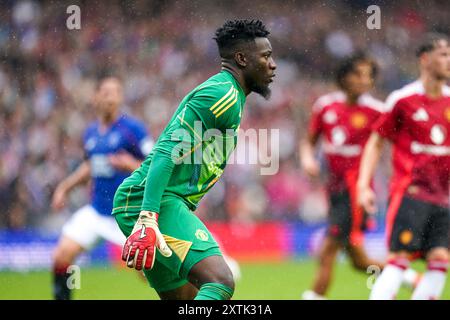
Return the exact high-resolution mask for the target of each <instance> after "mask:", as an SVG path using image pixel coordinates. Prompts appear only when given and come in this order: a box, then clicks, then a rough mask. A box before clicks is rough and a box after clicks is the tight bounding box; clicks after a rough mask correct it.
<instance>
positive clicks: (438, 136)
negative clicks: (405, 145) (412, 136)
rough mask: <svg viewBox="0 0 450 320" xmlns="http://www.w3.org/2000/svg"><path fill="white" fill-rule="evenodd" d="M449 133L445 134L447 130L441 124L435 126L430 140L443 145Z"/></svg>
mask: <svg viewBox="0 0 450 320" xmlns="http://www.w3.org/2000/svg"><path fill="white" fill-rule="evenodd" d="M446 136H447V133H446V132H445V128H444V127H443V126H441V125H439V124H435V125H434V126H433V127H432V128H431V131H430V138H431V141H433V143H434V144H438V145H439V144H443V143H444V141H445V138H446Z"/></svg>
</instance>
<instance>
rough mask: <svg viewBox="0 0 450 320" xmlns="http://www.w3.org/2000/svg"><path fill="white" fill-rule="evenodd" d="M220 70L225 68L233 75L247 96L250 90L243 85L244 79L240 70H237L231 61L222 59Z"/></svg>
mask: <svg viewBox="0 0 450 320" xmlns="http://www.w3.org/2000/svg"><path fill="white" fill-rule="evenodd" d="M222 70H226V71H228V72H229V73H231V74H232V75H233V77H234V78H235V79H236V81H237V82H238V83H239V85H240V86H241V88H242V90H244V93H245V95H246V96H248V95H249V94H250V92H251V91H250V89H248V88H247V86H246V85H245V80H244V77H243V75H242V72H239V71H238V70H237V69H236V67H235V66H233V65H232V64H231V63H229V62H227V61H225V60H222Z"/></svg>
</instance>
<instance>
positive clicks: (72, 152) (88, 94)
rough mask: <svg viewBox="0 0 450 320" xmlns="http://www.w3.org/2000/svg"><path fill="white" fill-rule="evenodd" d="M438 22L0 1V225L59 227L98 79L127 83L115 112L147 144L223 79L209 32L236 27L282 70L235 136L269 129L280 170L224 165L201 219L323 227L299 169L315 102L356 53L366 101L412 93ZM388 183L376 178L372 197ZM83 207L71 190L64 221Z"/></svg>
mask: <svg viewBox="0 0 450 320" xmlns="http://www.w3.org/2000/svg"><path fill="white" fill-rule="evenodd" d="M72 4H76V5H78V6H79V7H80V9H81V29H80V30H68V29H67V27H66V19H67V18H68V17H69V14H68V13H66V9H67V7H68V6H69V5H72ZM371 4H375V5H377V4H378V5H379V6H380V9H381V28H380V29H375V30H369V29H368V28H367V26H366V21H367V19H368V17H369V16H370V14H369V13H367V11H366V9H367V7H368V6H369V5H371ZM448 12H449V4H448V2H447V1H426V2H425V1H423V2H419V3H417V2H411V1H337V0H336V1H275V0H274V1H269V0H263V1H259V0H255V1H238V0H228V1H220V2H219V1H208V0H195V1H173V0H167V1H166V0H164V1H162V0H160V1H155V0H153V1H151V0H148V1H147V0H140V1H117V0H114V1H96V3H94V2H93V1H31V0H21V1H11V0H9V1H2V2H1V3H0V227H8V228H13V229H20V228H25V227H28V226H42V225H44V224H45V223H47V222H48V221H49V219H50V220H51V219H52V217H54V216H55V215H54V214H53V213H51V209H50V207H49V203H50V199H51V194H52V192H53V190H54V188H55V186H56V184H57V183H58V182H59V181H60V180H61V179H63V178H64V177H65V176H67V175H68V174H69V173H70V172H71V171H73V170H74V169H75V168H76V167H77V165H78V164H79V163H80V161H82V159H83V156H84V154H83V149H82V144H81V136H82V134H83V130H84V129H85V127H86V125H87V124H88V123H89V122H90V121H91V120H93V119H94V116H95V115H94V114H93V112H92V105H91V99H92V95H93V92H94V90H95V86H96V83H97V80H98V79H99V77H101V76H103V75H107V74H115V75H118V76H120V77H121V78H122V79H123V81H124V84H125V99H126V101H125V102H126V103H125V106H124V108H123V109H124V111H125V112H127V113H129V114H132V115H134V116H136V117H139V118H141V119H143V120H145V122H146V123H147V124H148V128H149V131H150V133H151V134H152V136H153V137H154V138H155V139H156V138H157V137H158V135H159V133H160V132H161V130H162V129H163V128H164V126H165V124H166V123H167V121H168V119H169V118H170V117H171V114H172V112H173V111H174V110H175V109H176V108H177V106H178V103H179V102H180V101H181V99H182V98H183V97H184V95H185V94H187V93H188V92H189V91H190V90H192V89H193V88H194V87H195V86H196V85H198V84H199V83H201V82H202V81H204V80H206V79H207V78H208V77H209V76H211V75H213V74H214V73H216V72H217V71H218V70H219V68H220V59H219V57H218V52H217V48H216V44H215V42H214V40H213V36H214V31H215V29H216V28H217V27H219V26H221V25H222V23H223V22H224V21H225V20H226V19H234V18H259V19H262V20H263V21H264V22H265V24H266V25H267V27H268V28H269V29H270V30H271V36H270V39H271V42H272V47H273V52H274V53H273V54H274V58H275V60H276V62H277V65H278V69H277V77H276V79H275V81H274V83H273V84H272V98H271V99H270V100H268V101H266V100H264V99H262V98H260V97H258V96H256V95H252V96H249V98H248V100H247V106H246V109H245V112H244V116H243V122H242V125H241V128H242V129H244V130H245V129H248V128H257V129H269V130H270V129H278V130H279V131H278V132H279V170H278V171H277V173H276V174H274V175H261V171H260V166H259V165H254V164H244V165H243V164H233V165H229V166H228V167H227V170H225V174H224V176H223V178H222V180H221V181H220V182H219V183H218V184H217V185H216V186H215V187H214V188H213V190H212V191H211V192H210V194H208V195H207V196H206V197H205V199H204V201H203V203H202V205H201V206H200V208H199V210H198V215H199V216H200V217H201V218H203V219H206V220H224V221H249V222H251V221H259V220H267V219H271V220H289V221H303V222H306V223H309V222H314V221H321V220H323V219H324V216H325V214H326V208H327V204H326V200H325V199H326V198H325V196H324V188H323V181H324V180H325V179H326V174H325V171H324V174H323V177H322V178H321V179H320V181H309V180H308V179H307V178H306V176H305V175H304V174H303V173H302V172H301V170H300V168H299V161H298V157H299V155H298V142H299V139H301V138H302V137H303V136H304V134H305V132H306V126H307V121H308V119H309V116H310V111H311V105H312V103H313V102H314V100H315V99H317V98H318V97H319V96H320V95H322V94H325V93H327V92H329V91H330V90H334V88H335V87H334V78H333V70H334V69H335V67H336V65H337V63H338V62H339V60H340V59H341V58H343V57H345V56H347V55H349V54H351V53H352V52H355V51H357V50H361V49H363V50H367V51H368V52H369V53H370V54H371V55H372V56H373V57H374V58H376V60H377V61H378V63H379V65H380V68H381V70H380V76H379V79H378V81H377V87H376V88H375V90H374V91H373V94H374V95H375V96H376V97H378V98H380V99H384V98H385V97H386V95H387V94H388V93H389V92H390V91H392V90H394V89H396V88H399V87H400V86H402V85H404V84H405V83H407V82H410V81H412V80H413V79H414V78H415V77H416V76H417V68H416V58H415V54H414V49H415V47H416V45H417V41H418V39H420V36H421V35H423V34H424V33H426V32H428V31H440V32H446V33H448V31H449V26H450V24H449V23H448ZM269 132H270V131H269ZM275 140H276V139H275ZM275 140H274V141H275ZM275 142H276V141H275ZM257 147H258V145H257V143H254V142H252V143H249V144H246V147H245V148H241V149H238V150H237V151H236V152H248V151H246V150H243V149H246V148H248V149H249V150H250V151H249V152H254V150H256V148H257ZM319 156H320V155H319ZM386 158H387V159H388V156H386ZM388 171H389V170H388V169H386V170H384V171H383V170H382V171H381V172H379V173H378V177H377V181H379V182H378V183H379V185H380V186H384V187H380V190H385V189H386V187H385V186H386V183H387V181H386V178H387V176H388V174H389V172H388ZM384 192H385V191H384ZM385 196H386V195H385V194H383V195H382V197H381V198H382V199H385V198H386V197H385ZM88 197H89V188H79V189H78V190H76V191H75V192H73V193H72V194H71V197H70V203H69V205H68V207H67V208H66V209H65V213H66V214H69V213H70V212H72V211H73V210H74V209H75V208H77V207H79V206H81V205H83V204H84V203H86V202H88V201H89V200H88Z"/></svg>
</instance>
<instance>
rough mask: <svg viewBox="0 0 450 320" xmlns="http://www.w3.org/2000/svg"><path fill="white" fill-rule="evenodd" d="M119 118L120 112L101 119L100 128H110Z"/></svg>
mask: <svg viewBox="0 0 450 320" xmlns="http://www.w3.org/2000/svg"><path fill="white" fill-rule="evenodd" d="M118 118H119V112H114V113H111V114H107V115H102V116H101V117H100V126H101V128H102V129H103V130H106V129H107V128H109V127H110V126H111V125H112V124H113V123H114V122H116V121H117V119H118Z"/></svg>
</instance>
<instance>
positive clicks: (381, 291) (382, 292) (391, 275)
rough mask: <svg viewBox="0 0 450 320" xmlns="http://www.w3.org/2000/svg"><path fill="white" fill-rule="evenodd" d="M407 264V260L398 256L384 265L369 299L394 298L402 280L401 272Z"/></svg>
mask: <svg viewBox="0 0 450 320" xmlns="http://www.w3.org/2000/svg"><path fill="white" fill-rule="evenodd" d="M408 266H409V260H408V259H404V258H398V259H395V260H392V261H390V262H389V263H388V264H387V265H386V267H384V269H383V271H382V272H381V274H380V276H379V277H378V279H377V280H376V281H375V284H374V285H373V288H372V291H371V292H370V297H369V299H370V300H394V299H395V297H396V296H397V292H398V290H399V289H400V286H401V284H402V280H403V273H404V272H405V270H406V269H407V268H408Z"/></svg>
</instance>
